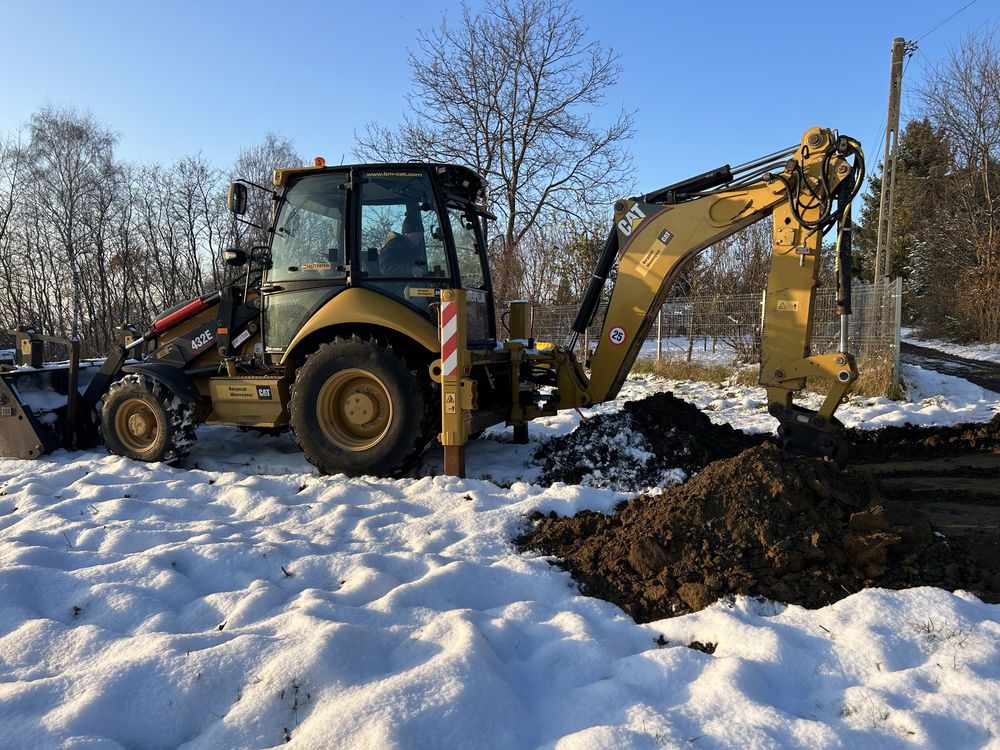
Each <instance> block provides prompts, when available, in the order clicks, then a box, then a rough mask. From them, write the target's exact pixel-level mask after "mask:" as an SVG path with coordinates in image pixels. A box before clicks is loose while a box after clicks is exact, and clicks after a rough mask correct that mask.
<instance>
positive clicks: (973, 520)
mask: <svg viewBox="0 0 1000 750" xmlns="http://www.w3.org/2000/svg"><path fill="white" fill-rule="evenodd" d="M675 402H677V403H675ZM678 403H679V404H683V406H679V405H678ZM685 407H687V408H685ZM625 408H626V411H627V413H628V414H629V417H630V419H631V420H632V421H631V422H630V427H631V428H632V429H633V430H635V429H637V425H639V428H638V429H642V425H650V426H651V427H652V428H653V429H654V430H655V429H659V430H660V431H664V427H663V426H664V425H667V424H670V425H672V427H671V428H670V430H669V431H668V435H669V437H667V438H664V439H663V440H662V441H661V442H660V443H657V442H656V441H655V437H654V434H651V433H646V432H645V430H644V429H643V430H642V432H643V434H644V435H646V436H647V438H649V440H648V444H649V446H652V447H653V449H654V451H655V459H653V460H652V461H650V463H651V464H652V465H653V467H656V466H659V467H661V468H662V467H665V466H668V465H669V466H678V465H682V466H684V468H685V470H686V471H688V472H689V473H690V472H693V471H698V470H699V469H701V471H700V473H698V474H697V475H696V476H695V477H694V478H693V479H691V480H690V481H688V482H686V483H685V484H681V485H676V486H673V487H670V488H668V489H666V490H662V491H650V492H647V493H646V494H643V495H640V496H639V497H636V498H634V499H632V500H629V501H627V502H625V503H622V504H621V505H620V506H619V507H618V508H617V509H616V510H615V512H614V513H612V514H610V515H608V514H602V513H595V512H590V511H584V512H581V513H578V514H577V515H576V516H574V517H572V518H559V517H556V516H554V515H550V516H547V517H545V516H541V515H536V516H534V517H533V518H532V519H531V522H532V523H531V528H530V530H529V531H528V532H527V533H526V534H525V535H524V536H523V537H522V538H521V539H519V540H518V543H519V545H520V546H521V547H522V548H525V549H531V550H537V551H541V552H543V553H545V554H549V555H553V556H555V557H557V558H559V560H560V564H561V565H563V566H564V567H565V568H566V569H568V570H569V571H570V572H571V573H572V575H573V577H574V578H575V579H576V580H577V581H578V582H579V584H580V587H581V590H582V591H583V592H584V593H586V594H589V595H592V596H597V597H600V598H603V599H607V600H609V601H612V602H614V603H615V604H617V605H618V606H620V607H621V608H622V609H624V610H625V611H626V612H628V613H630V614H631V615H632V616H633V617H634V618H635V619H636V620H637V621H639V622H648V621H651V620H656V619H660V618H663V617H668V616H671V615H676V614H682V613H685V612H692V611H696V610H699V609H702V608H704V607H706V606H708V605H709V604H711V603H712V602H714V601H717V600H718V599H720V598H725V597H730V596H733V595H736V594H746V595H760V596H765V597H767V598H769V599H772V600H775V601H780V602H784V603H790V604H799V605H802V606H805V607H809V608H817V607H822V606H825V605H827V604H830V603H832V602H834V601H837V600H838V599H841V598H843V597H845V596H848V595H849V594H852V593H854V592H856V591H859V590H861V589H864V588H867V587H871V586H878V587H883V588H894V589H898V588H906V587H911V586H925V585H926V586H936V587H940V588H944V589H948V590H956V589H964V590H967V591H970V592H972V593H974V594H976V595H977V596H979V597H980V598H982V599H984V600H985V601H990V602H1000V554H998V552H1000V416H997V417H995V418H994V419H993V420H992V421H991V422H988V423H984V424H968V425H959V426H957V427H949V428H917V427H893V428H886V429H883V430H879V431H875V432H865V433H853V434H852V437H853V438H854V439H855V440H856V444H855V447H854V449H853V451H852V460H853V462H854V463H853V465H852V466H851V467H850V468H849V469H848V470H846V471H841V470H840V469H838V468H837V467H836V466H835V465H834V464H832V463H830V462H828V461H823V460H820V459H813V458H805V457H794V456H789V455H787V454H785V453H783V452H782V451H780V450H779V449H778V448H777V447H775V446H774V445H772V444H771V443H767V442H764V443H762V442H761V440H760V438H753V437H750V436H746V435H743V434H742V433H740V432H738V431H736V430H731V429H729V428H720V427H719V426H717V425H712V424H711V423H710V422H709V421H708V419H707V417H705V415H703V414H701V413H700V412H698V411H697V409H695V407H692V406H690V405H688V404H685V403H684V402H680V401H679V400H678V399H675V398H673V397H672V396H670V395H669V394H657V395H656V396H653V397H651V398H649V399H644V400H643V401H640V402H635V403H634V404H629V405H626V407H625ZM660 408H662V409H663V411H659V412H658V411H657V410H658V409H660ZM664 412H668V413H669V414H675V413H679V414H681V415H682V417H683V418H682V419H680V420H677V421H668V419H669V417H668V416H667V414H665V413H664ZM701 418H704V419H701ZM593 421H598V420H592V422H593ZM583 427H584V426H582V427H581V429H583ZM586 427H587V428H588V429H589V430H591V431H593V430H594V429H595V428H598V427H600V424H598V425H593V424H589V425H587V426H586ZM577 432H579V430H578V431H577ZM574 434H576V433H574ZM715 435H719V436H720V437H721V438H722V439H721V440H720V441H719V442H718V443H714V442H713V438H714V436H715ZM567 437H568V438H572V436H567ZM581 441H582V444H583V445H585V446H587V448H588V449H590V448H591V446H592V444H593V442H594V436H589V437H588V436H584V437H583V438H581ZM741 443H742V447H741ZM747 444H751V447H746V446H747ZM678 446H679V447H678ZM561 447H562V448H563V449H564V451H565V455H567V456H569V455H571V447H572V443H571V441H569V440H566V441H565V442H564V444H563V445H562V446H561ZM674 450H676V451H677V453H671V451H674ZM661 451H662V452H661ZM588 459H590V460H595V461H596V460H597V457H594V456H592V455H590V454H588ZM681 462H684V463H681ZM563 465H564V466H565V465H571V462H570V461H564V462H563Z"/></svg>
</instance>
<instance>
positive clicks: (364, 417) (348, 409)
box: [344, 392, 379, 426]
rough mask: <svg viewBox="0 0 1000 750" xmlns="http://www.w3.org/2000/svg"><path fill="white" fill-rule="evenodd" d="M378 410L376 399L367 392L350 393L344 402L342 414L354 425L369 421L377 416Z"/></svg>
mask: <svg viewBox="0 0 1000 750" xmlns="http://www.w3.org/2000/svg"><path fill="white" fill-rule="evenodd" d="M378 410H379V408H378V401H377V400H376V399H375V398H373V397H372V396H371V394H369V393H367V392H355V393H352V394H351V395H349V396H348V397H347V401H346V403H345V404H344V416H346V417H347V421H348V422H350V423H351V424H352V425H355V426H358V425H363V424H367V423H368V422H371V421H372V420H373V419H374V418H375V417H376V416H378Z"/></svg>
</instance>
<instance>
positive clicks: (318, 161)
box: [313, 156, 326, 167]
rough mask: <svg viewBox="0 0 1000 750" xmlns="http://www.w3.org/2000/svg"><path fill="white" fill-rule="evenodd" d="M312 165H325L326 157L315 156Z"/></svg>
mask: <svg viewBox="0 0 1000 750" xmlns="http://www.w3.org/2000/svg"><path fill="white" fill-rule="evenodd" d="M313 166H314V167H325V166H326V159H324V158H323V157H322V156H317V157H316V158H315V159H313Z"/></svg>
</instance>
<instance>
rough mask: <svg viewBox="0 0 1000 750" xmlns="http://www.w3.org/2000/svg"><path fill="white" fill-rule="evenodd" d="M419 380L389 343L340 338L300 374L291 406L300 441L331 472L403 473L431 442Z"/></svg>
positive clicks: (308, 455) (316, 462) (309, 361)
mask: <svg viewBox="0 0 1000 750" xmlns="http://www.w3.org/2000/svg"><path fill="white" fill-rule="evenodd" d="M420 386H421V384H420V382H419V381H418V374H417V372H413V371H411V370H410V368H409V367H408V365H407V363H406V362H405V361H404V360H403V359H401V358H399V357H398V356H396V355H395V354H394V353H393V351H392V350H391V348H387V347H384V346H382V345H380V344H379V343H377V342H376V341H372V340H366V339H359V338H352V339H341V338H337V339H334V340H333V341H332V342H330V343H329V344H323V345H322V346H320V348H319V349H317V350H316V351H315V352H314V353H313V354H311V355H310V356H309V357H308V358H307V359H306V361H305V364H303V365H302V366H301V367H300V368H299V370H298V372H297V373H296V376H295V385H294V387H293V390H292V397H291V403H290V408H289V411H290V417H291V425H292V429H293V430H294V432H295V439H296V441H298V444H299V445H300V446H301V448H302V451H303V453H305V456H306V458H307V459H309V461H310V462H311V463H312V464H313V465H315V466H316V467H318V468H319V469H320V471H322V472H324V473H325V474H338V473H344V474H348V475H350V476H358V475H361V474H374V475H377V476H394V475H398V474H401V473H403V472H404V471H406V470H407V469H409V468H410V467H411V466H412V465H413V464H414V463H416V461H417V459H418V458H419V457H420V453H421V451H422V450H423V447H424V445H425V442H426V437H425V434H424V433H425V430H424V429H423V421H424V412H425V410H426V404H425V403H424V395H423V394H424V391H425V389H424V388H422V387H420Z"/></svg>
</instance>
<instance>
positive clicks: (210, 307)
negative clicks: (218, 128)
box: [0, 128, 864, 475]
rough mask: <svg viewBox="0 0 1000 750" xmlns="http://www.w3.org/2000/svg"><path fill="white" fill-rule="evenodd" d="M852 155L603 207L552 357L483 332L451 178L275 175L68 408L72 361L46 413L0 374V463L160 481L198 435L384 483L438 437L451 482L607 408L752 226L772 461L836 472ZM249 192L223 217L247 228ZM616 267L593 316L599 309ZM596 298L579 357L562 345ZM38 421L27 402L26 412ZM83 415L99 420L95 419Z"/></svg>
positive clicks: (801, 158)
mask: <svg viewBox="0 0 1000 750" xmlns="http://www.w3.org/2000/svg"><path fill="white" fill-rule="evenodd" d="M863 170H864V164H863V156H862V153H861V148H860V145H859V144H858V142H857V141H855V140H853V139H851V138H848V137H846V136H838V135H837V134H836V133H835V132H833V131H830V130H825V129H820V128H814V129H811V130H809V131H808V132H807V133H805V135H804V136H803V138H802V141H801V143H799V144H798V145H797V146H794V147H791V148H788V149H785V150H783V151H779V152H776V153H774V154H771V155H769V156H766V157H763V158H761V159H757V160H755V161H753V162H749V163H747V164H744V165H742V166H740V167H736V168H730V167H729V166H725V167H722V168H720V169H716V170H713V171H711V172H706V173H705V174H701V175H698V176H696V177H694V178H691V179H689V180H685V181H683V182H680V183H678V184H675V185H670V186H668V187H665V188H662V189H660V190H656V191H654V192H651V193H647V194H645V195H642V196H639V197H634V198H629V199H624V200H620V201H618V202H617V203H616V204H615V207H614V226H613V228H612V229H611V231H610V233H609V235H608V238H607V241H606V243H605V245H604V248H603V251H602V253H601V256H600V261H599V263H598V265H597V268H596V269H595V271H594V275H593V279H592V281H591V284H590V287H589V288H588V290H587V293H586V295H585V298H584V300H583V303H582V304H581V307H580V310H579V314H578V315H577V318H576V321H575V323H574V325H573V327H572V331H569V332H567V334H568V339H567V341H566V342H565V343H564V344H562V345H557V346H553V347H546V348H543V347H537V346H535V345H534V342H533V341H531V340H530V338H529V327H528V325H527V322H526V321H527V318H528V309H527V307H528V305H527V303H524V302H512V303H510V305H509V307H508V309H507V310H505V311H504V314H503V315H502V316H501V317H502V319H504V320H506V321H507V326H508V328H509V331H508V334H509V335H508V336H507V337H506V338H504V339H499V338H498V336H497V332H496V330H495V314H494V310H495V307H494V299H493V292H492V286H491V283H490V273H489V267H488V264H487V260H486V229H487V226H488V221H489V220H490V219H493V217H492V216H491V215H490V214H489V212H488V211H487V210H486V209H485V208H484V207H483V198H484V194H485V193H484V189H483V184H482V181H481V179H480V177H479V176H478V175H476V174H475V173H474V172H472V171H471V170H469V169H466V168H464V167H460V166H454V165H446V164H414V163H406V164H373V165H353V166H337V167H327V166H326V165H325V164H324V163H323V162H322V160H317V162H316V164H315V165H314V166H311V167H302V168H293V169H277V170H276V171H275V173H274V186H273V189H268V193H269V195H270V198H271V199H272V200H273V205H274V211H273V220H272V222H271V225H270V227H269V228H268V230H269V231H268V236H269V239H268V244H267V246H266V247H256V248H252V249H249V250H246V251H244V250H239V249H234V250H230V251H227V254H226V260H227V263H229V264H230V265H233V266H243V267H244V269H245V270H244V273H243V276H242V278H241V279H240V280H239V281H238V282H235V283H233V284H231V285H229V286H227V287H226V288H225V289H223V290H221V291H219V292H215V293H213V294H209V295H206V296H204V297H201V298H198V299H195V300H190V301H188V302H186V303H182V304H181V305H178V306H177V307H175V308H173V309H171V310H168V311H167V312H165V313H163V314H162V315H160V316H159V317H158V318H157V319H156V320H154V321H153V322H152V324H151V325H150V326H149V327H148V328H147V329H146V330H145V332H142V333H140V332H139V330H137V329H135V328H129V329H126V331H125V340H124V342H123V344H122V345H121V346H120V347H119V348H118V349H117V350H116V351H115V352H113V353H112V354H111V356H109V357H108V358H107V360H106V361H105V362H104V364H103V366H102V367H101V368H100V370H99V371H98V372H97V374H96V375H95V376H94V377H92V378H91V379H90V382H89V385H88V386H87V388H86V390H85V391H83V392H82V393H80V392H79V385H78V382H79V376H78V374H79V371H80V367H79V363H78V361H77V358H76V356H75V355H74V356H71V358H70V359H71V361H70V366H69V367H68V370H69V371H70V372H72V373H77V374H75V375H71V376H68V377H65V378H64V379H63V381H64V382H63V387H61V388H60V389H59V390H60V391H61V392H62V393H63V394H67V396H66V402H67V403H66V404H64V405H63V406H62V407H61V409H60V410H57V411H56V412H55V413H54V414H53V413H46V414H43V413H41V412H42V411H43V410H40V409H35V408H32V407H31V406H30V399H27V398H26V397H25V396H24V395H23V394H21V393H20V391H19V387H18V383H19V382H20V383H28V382H29V381H30V379H31V378H32V377H37V376H39V374H40V373H43V372H44V371H45V369H46V367H45V366H44V365H43V363H41V362H39V361H37V359H38V358H37V357H35V359H36V361H35V362H34V363H33V364H34V365H35V367H31V366H30V365H31V364H32V363H31V362H30V361H28V360H30V355H31V352H32V351H33V350H32V347H33V346H34V344H33V342H37V343H39V345H40V339H39V337H37V336H35V335H34V334H33V333H32V332H22V333H21V339H20V344H19V354H20V350H21V349H23V352H24V353H25V356H23V357H22V359H21V362H20V366H8V367H5V368H3V370H4V371H3V372H2V373H0V381H2V385H0V409H2V411H0V453H3V454H4V455H14V456H20V457H25V458H30V457H35V456H37V455H39V454H41V453H44V452H46V451H48V450H51V449H52V448H54V447H57V446H60V445H62V446H68V447H84V446H86V445H89V444H91V443H92V442H93V441H94V439H95V429H94V427H95V425H96V424H97V423H98V422H99V423H100V430H101V433H102V434H103V438H104V442H105V444H106V445H107V447H108V449H109V450H110V451H112V452H114V453H118V454H121V455H124V456H130V457H132V458H137V459H141V460H145V461H161V460H168V461H169V460H177V459H179V458H181V457H183V456H184V455H185V454H186V452H187V451H188V450H189V448H190V446H191V444H192V442H193V441H194V439H195V430H194V428H195V425H196V424H199V423H207V424H224V425H236V426H241V427H244V428H256V429H265V430H270V431H278V430H283V429H286V428H290V429H291V430H292V431H293V433H294V435H295V438H296V440H297V441H298V443H299V444H300V445H301V447H302V449H303V451H304V452H305V455H306V456H307V457H308V458H309V460H310V461H311V462H312V463H314V464H315V465H316V466H317V467H319V468H320V469H321V470H322V471H323V472H326V473H331V474H332V473H338V472H343V473H347V474H352V475H357V474H378V475H392V474H397V473H399V472H402V471H405V470H407V469H408V468H410V467H412V466H413V464H414V463H415V462H416V460H417V459H418V457H419V455H420V453H421V451H422V450H423V448H424V447H425V445H426V444H427V443H428V442H429V441H430V440H431V439H433V438H434V437H435V436H436V437H437V438H438V439H439V440H440V441H441V443H442V444H443V445H444V447H445V471H446V472H447V473H450V474H456V475H461V474H463V473H464V446H465V444H466V442H467V440H468V437H469V435H470V434H473V433H475V432H477V431H479V430H482V429H483V428H485V427H487V426H489V425H493V424H498V423H507V424H509V425H512V426H513V427H514V433H515V438H517V439H522V440H523V439H526V438H527V423H528V422H529V421H531V420H532V419H535V418H538V417H541V416H546V415H552V414H555V413H556V412H557V411H559V410H562V409H569V408H578V407H584V406H590V405H593V404H597V403H600V402H602V401H607V400H609V399H613V398H614V397H615V396H616V395H617V393H618V392H619V390H620V388H621V386H622V383H623V382H624V380H625V378H626V376H627V375H628V372H629V370H630V369H631V367H632V364H633V363H634V362H635V360H636V358H637V356H638V355H639V352H640V349H641V347H642V343H643V341H644V340H645V337H646V335H647V333H648V331H649V328H650V325H651V324H652V322H653V320H654V319H655V317H656V314H657V310H658V309H659V308H660V306H661V305H662V304H663V302H664V300H665V298H666V296H667V294H668V292H669V290H670V287H671V285H672V283H673V282H674V280H675V279H676V278H677V276H678V274H679V273H680V272H681V270H682V269H683V268H684V266H685V265H686V264H687V263H688V262H690V261H691V260H692V259H693V258H694V257H695V256H696V255H697V254H698V253H700V252H701V251H703V250H704V249H706V248H708V247H709V246H711V245H712V244H713V243H715V242H718V241H719V240H721V239H723V238H725V237H727V236H729V235H731V234H733V233H734V232H736V231H738V230H740V229H743V228H744V227H747V226H748V225H750V224H752V223H754V222H756V221H759V220H761V219H763V218H764V217H767V216H772V217H773V221H774V244H773V253H772V259H771V267H770V273H769V277H768V286H767V293H766V302H765V310H764V320H763V323H764V332H763V340H762V347H763V355H762V360H761V370H760V382H761V384H762V385H764V386H765V387H766V389H767V396H768V408H769V411H770V413H771V414H772V415H773V416H774V417H775V418H776V420H777V422H778V437H779V441H780V442H781V443H782V445H784V446H785V447H787V448H789V449H791V450H795V451H802V452H808V453H813V454H817V455H824V456H828V457H830V458H833V459H835V460H837V461H838V462H841V463H842V462H843V461H844V460H845V458H846V445H845V443H844V440H843V437H842V434H841V433H842V428H841V426H840V424H839V422H838V421H837V420H836V418H835V417H834V412H835V410H836V408H837V406H838V404H839V403H840V401H841V398H842V397H843V396H844V394H845V393H846V391H847V389H848V387H849V386H850V383H851V382H853V381H854V380H855V379H856V378H857V370H856V367H855V363H854V359H853V357H852V356H851V354H850V353H849V352H848V342H847V336H846V331H847V326H846V320H847V318H846V316H847V315H848V314H849V313H850V266H851V263H850V203H851V200H852V199H853V198H854V196H855V195H856V194H857V192H858V190H859V189H860V187H861V184H862V178H863ZM248 185H249V186H250V187H251V188H253V189H263V188H261V187H260V186H254V185H252V184H251V183H248V182H246V181H237V182H235V183H233V185H232V186H231V188H230V194H229V207H230V210H231V211H232V212H233V215H234V217H241V216H243V215H244V214H245V212H246V206H247V200H248ZM834 227H837V228H838V233H837V246H838V253H837V255H838V268H839V270H838V275H837V283H838V287H839V289H840V294H839V301H838V311H839V313H840V314H841V315H842V316H843V317H842V321H843V325H842V329H841V330H842V333H841V342H840V351H836V352H830V353H817V354H813V353H812V352H811V351H810V337H811V328H812V315H813V300H814V293H815V289H816V287H817V285H818V283H819V280H818V278H817V271H818V269H819V256H820V248H821V243H822V240H823V238H824V236H825V235H826V234H827V232H828V231H829V230H831V229H832V228H834ZM616 263H617V274H616V276H615V282H614V286H613V288H612V289H611V291H610V296H606V295H605V291H604V287H605V282H606V280H607V278H608V277H609V274H610V273H611V271H612V269H613V267H614V266H615V264H616ZM604 297H606V298H607V302H608V304H607V313H606V315H605V319H604V321H603V325H602V327H601V332H600V335H599V337H598V338H597V340H596V341H597V344H596V348H595V349H594V350H593V352H592V353H591V352H588V353H587V354H588V355H589V356H585V357H583V358H582V359H583V360H585V361H581V358H580V357H578V356H577V354H576V350H577V344H578V337H579V336H580V335H581V334H582V333H583V332H584V331H585V330H587V328H588V326H590V325H591V324H592V322H593V319H594V317H595V314H596V311H597V309H598V306H599V302H600V301H601V299H602V298H604ZM808 378H818V379H821V380H825V381H828V383H829V395H828V396H827V398H826V401H825V402H824V403H823V405H822V407H821V408H820V409H819V410H818V411H816V412H812V411H808V410H806V409H804V408H801V407H799V406H797V405H796V404H795V403H794V400H793V396H794V394H795V392H796V391H798V390H800V389H801V388H803V387H804V385H805V383H806V380H807V379H808ZM43 401H44V400H43ZM98 405H100V412H99V415H98V413H97V411H98V410H97V407H98Z"/></svg>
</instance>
